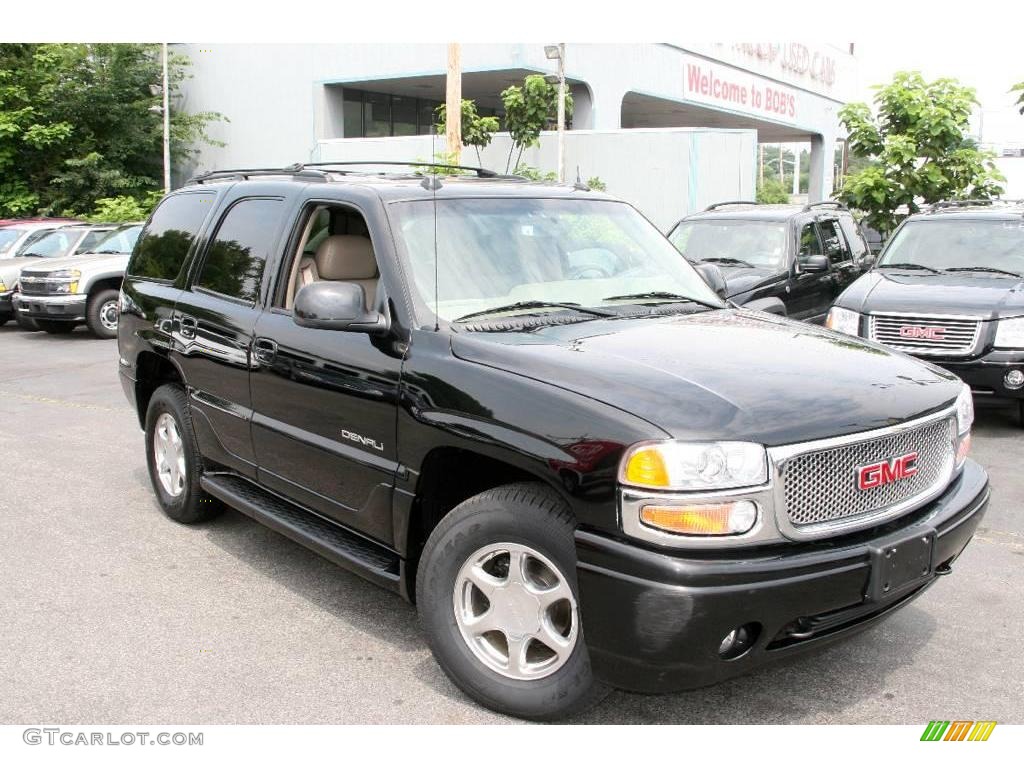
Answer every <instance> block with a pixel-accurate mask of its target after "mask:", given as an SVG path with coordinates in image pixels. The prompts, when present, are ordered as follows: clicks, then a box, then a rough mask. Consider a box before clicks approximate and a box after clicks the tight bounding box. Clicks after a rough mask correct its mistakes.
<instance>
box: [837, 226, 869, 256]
mask: <svg viewBox="0 0 1024 768" xmlns="http://www.w3.org/2000/svg"><path fill="white" fill-rule="evenodd" d="M839 223H840V224H841V225H842V227H843V233H844V234H845V235H846V243H847V244H848V245H849V246H850V255H851V256H852V257H853V260H854V261H858V262H859V261H860V260H861V259H863V258H864V257H865V256H867V254H868V244H867V241H866V240H865V239H864V235H862V234H861V231H860V228H859V227H858V226H857V223H856V222H855V221H854V220H853V217H852V216H843V217H842V218H840V219H839Z"/></svg>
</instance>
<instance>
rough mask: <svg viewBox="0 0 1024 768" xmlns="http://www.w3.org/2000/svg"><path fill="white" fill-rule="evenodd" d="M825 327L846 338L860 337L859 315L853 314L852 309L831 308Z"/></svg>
mask: <svg viewBox="0 0 1024 768" xmlns="http://www.w3.org/2000/svg"><path fill="white" fill-rule="evenodd" d="M825 327H826V328H830V329H831V330H833V331H839V332H840V333H845V334H847V335H848V336H860V313H858V312H854V311H853V310H852V309H843V308H842V307H832V309H830V310H829V311H828V317H827V318H826V320H825Z"/></svg>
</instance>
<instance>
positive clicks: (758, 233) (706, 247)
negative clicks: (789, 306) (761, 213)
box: [668, 219, 786, 269]
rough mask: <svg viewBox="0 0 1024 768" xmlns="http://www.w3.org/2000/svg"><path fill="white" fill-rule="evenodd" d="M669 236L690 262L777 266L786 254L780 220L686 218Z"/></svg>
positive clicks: (782, 227)
mask: <svg viewBox="0 0 1024 768" xmlns="http://www.w3.org/2000/svg"><path fill="white" fill-rule="evenodd" d="M668 239H669V240H671V241H672V244H673V245H675V247H676V248H678V249H679V252H680V253H682V254H683V255H684V256H685V257H686V258H687V259H689V260H690V261H710V262H713V263H715V262H717V263H721V264H730V263H738V264H739V265H740V266H751V267H761V268H764V269H776V268H778V267H781V266H782V264H783V260H784V259H785V257H786V225H785V224H784V223H783V222H780V221H737V220H735V219H729V220H726V219H714V220H711V219H708V220H704V221H684V222H682V223H681V224H680V225H679V226H678V227H676V228H675V229H674V230H672V233H671V234H670V235H669V236H668Z"/></svg>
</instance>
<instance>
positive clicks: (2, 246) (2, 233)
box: [0, 229, 25, 253]
mask: <svg viewBox="0 0 1024 768" xmlns="http://www.w3.org/2000/svg"><path fill="white" fill-rule="evenodd" d="M23 234H25V230H23V229H0V253H7V251H8V250H10V247H11V246H12V245H14V244H15V243H16V242H17V240H18V238H19V237H21V236H22V235H23Z"/></svg>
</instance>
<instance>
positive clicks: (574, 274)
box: [569, 264, 612, 280]
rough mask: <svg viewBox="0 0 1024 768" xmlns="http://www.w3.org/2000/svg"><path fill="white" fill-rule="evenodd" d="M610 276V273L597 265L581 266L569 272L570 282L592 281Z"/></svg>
mask: <svg viewBox="0 0 1024 768" xmlns="http://www.w3.org/2000/svg"><path fill="white" fill-rule="evenodd" d="M611 276H612V273H611V272H609V271H608V270H607V269H605V268H604V267H602V266H600V265H599V264H581V265H580V266H578V267H573V268H572V269H570V270H569V279H570V280H593V279H594V278H602V277H611Z"/></svg>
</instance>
